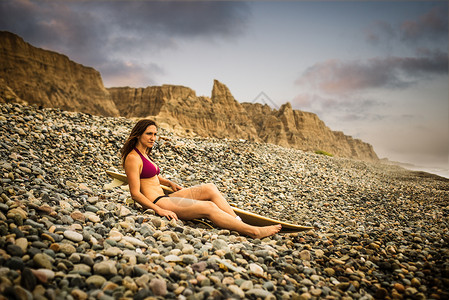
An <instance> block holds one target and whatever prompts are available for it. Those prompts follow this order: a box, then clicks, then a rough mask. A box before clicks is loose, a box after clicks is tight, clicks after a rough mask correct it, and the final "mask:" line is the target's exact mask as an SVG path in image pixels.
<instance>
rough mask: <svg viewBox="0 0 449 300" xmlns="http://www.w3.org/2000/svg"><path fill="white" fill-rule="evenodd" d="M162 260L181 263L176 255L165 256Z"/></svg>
mask: <svg viewBox="0 0 449 300" xmlns="http://www.w3.org/2000/svg"><path fill="white" fill-rule="evenodd" d="M164 260H165V261H166V262H181V261H182V259H181V257H179V256H177V255H173V254H170V255H167V256H166V257H164Z"/></svg>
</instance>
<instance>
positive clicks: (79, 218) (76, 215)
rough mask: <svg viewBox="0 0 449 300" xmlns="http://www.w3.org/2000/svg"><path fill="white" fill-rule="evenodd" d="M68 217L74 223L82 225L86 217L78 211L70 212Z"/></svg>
mask: <svg viewBox="0 0 449 300" xmlns="http://www.w3.org/2000/svg"><path fill="white" fill-rule="evenodd" d="M70 217H71V218H72V219H73V220H74V221H78V222H81V223H84V222H85V221H86V217H85V216H84V214H83V213H82V212H80V211H79V210H76V211H74V212H72V213H71V214H70Z"/></svg>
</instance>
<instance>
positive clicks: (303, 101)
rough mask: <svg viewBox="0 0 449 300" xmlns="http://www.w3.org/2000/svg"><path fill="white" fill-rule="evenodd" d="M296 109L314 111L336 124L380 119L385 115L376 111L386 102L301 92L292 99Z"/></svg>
mask: <svg viewBox="0 0 449 300" xmlns="http://www.w3.org/2000/svg"><path fill="white" fill-rule="evenodd" d="M292 106H293V107H294V108H296V109H300V110H305V111H312V112H314V113H316V114H317V115H318V116H320V117H323V118H324V119H326V120H327V121H329V122H331V123H332V124H329V125H332V126H333V125H334V121H335V123H342V122H352V121H360V120H364V121H379V120H382V119H383V118H384V116H382V115H379V114H378V113H376V111H377V110H378V109H379V108H380V109H382V108H383V107H384V106H385V103H384V102H382V101H379V100H375V99H372V98H368V97H357V98H356V97H338V96H336V97H327V96H322V95H319V94H314V93H301V94H299V95H297V96H296V97H295V98H294V99H293V100H292Z"/></svg>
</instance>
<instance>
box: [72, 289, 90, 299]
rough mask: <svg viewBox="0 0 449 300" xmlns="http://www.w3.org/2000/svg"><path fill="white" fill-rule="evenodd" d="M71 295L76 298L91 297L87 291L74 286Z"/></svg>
mask: <svg viewBox="0 0 449 300" xmlns="http://www.w3.org/2000/svg"><path fill="white" fill-rule="evenodd" d="M70 295H72V297H73V298H75V299H76V300H87V298H88V297H89V295H88V294H87V293H86V292H85V291H83V290H80V289H78V288H74V289H73V290H72V291H71V292H70Z"/></svg>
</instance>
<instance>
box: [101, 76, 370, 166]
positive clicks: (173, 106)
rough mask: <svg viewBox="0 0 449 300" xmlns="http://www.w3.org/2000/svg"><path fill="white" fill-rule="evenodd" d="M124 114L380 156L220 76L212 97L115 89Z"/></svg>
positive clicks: (190, 128)
mask: <svg viewBox="0 0 449 300" xmlns="http://www.w3.org/2000/svg"><path fill="white" fill-rule="evenodd" d="M109 92H110V94H111V97H112V99H113V100H114V102H115V104H116V106H117V108H118V109H119V111H120V114H121V115H122V116H125V117H152V118H154V119H155V120H156V121H158V122H161V123H165V124H169V125H170V127H171V128H172V129H175V130H176V129H178V128H179V129H180V130H184V131H185V132H190V133H194V134H198V135H200V136H211V137H217V138H232V139H246V140H250V141H255V142H265V143H272V144H276V145H280V146H284V147H291V148H296V149H301V150H305V151H317V150H322V151H326V152H329V153H332V154H334V155H336V156H340V157H350V158H355V159H361V160H377V159H378V157H377V155H376V153H375V152H374V150H373V147H372V146H371V145H370V144H367V143H365V142H363V141H361V140H358V139H353V138H352V137H350V136H347V135H344V134H343V133H342V132H335V131H332V130H330V129H329V128H328V127H327V126H326V125H325V124H324V122H323V121H321V120H320V119H319V118H318V116H317V115H316V114H313V113H308V112H303V111H300V110H294V109H293V108H292V106H291V104H290V103H287V104H284V105H283V106H282V107H281V108H280V109H279V110H273V109H271V108H270V107H269V106H267V105H261V104H250V103H242V104H240V103H239V102H237V101H236V100H235V99H234V97H233V96H232V94H231V92H230V91H229V89H228V88H227V87H226V86H225V85H224V84H222V83H220V82H219V81H217V80H215V81H214V86H213V88H212V95H211V98H208V97H197V96H196V94H195V92H194V91H193V90H192V89H190V88H187V87H183V86H173V85H163V86H153V87H147V88H144V89H143V88H129V87H126V88H110V89H109Z"/></svg>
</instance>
